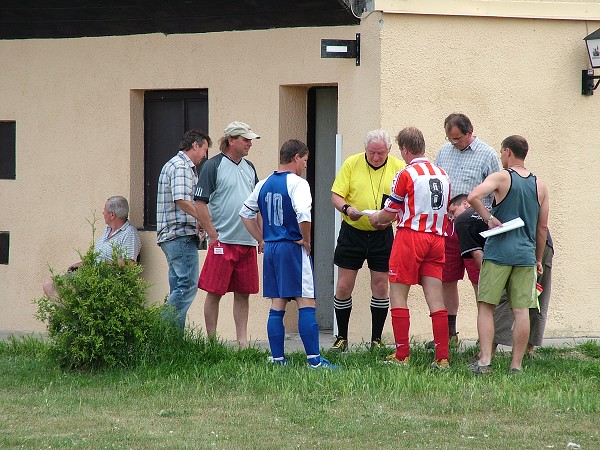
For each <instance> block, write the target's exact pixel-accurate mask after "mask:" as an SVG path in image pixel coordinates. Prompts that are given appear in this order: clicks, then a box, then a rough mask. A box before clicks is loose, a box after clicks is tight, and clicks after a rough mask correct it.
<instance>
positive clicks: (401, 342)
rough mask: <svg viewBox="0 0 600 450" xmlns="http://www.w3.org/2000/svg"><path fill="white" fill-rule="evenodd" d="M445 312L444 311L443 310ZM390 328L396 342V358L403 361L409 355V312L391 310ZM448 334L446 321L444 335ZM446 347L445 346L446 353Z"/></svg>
mask: <svg viewBox="0 0 600 450" xmlns="http://www.w3.org/2000/svg"><path fill="white" fill-rule="evenodd" d="M444 311H445V310H444ZM390 313H391V315H392V328H393V330H394V341H395V342H396V358H398V359H399V360H403V359H405V358H406V357H407V356H409V355H410V344H409V341H408V331H409V329H410V311H409V310H408V308H392V309H390ZM447 334H448V321H447V320H446V335H447ZM447 348H448V346H447V345H446V351H447Z"/></svg>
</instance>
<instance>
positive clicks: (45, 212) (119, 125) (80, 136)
mask: <svg viewBox="0 0 600 450" xmlns="http://www.w3.org/2000/svg"><path fill="white" fill-rule="evenodd" d="M356 31H357V28H355V27H338V28H317V29H288V30H268V31H249V32H228V33H208V34H196V35H171V36H164V35H158V34H157V35H144V36H126V37H108V38H83V39H68V40H64V39H61V40H22V41H0V61H2V64H1V65H0V80H1V81H2V82H1V83H0V85H1V86H2V87H1V88H0V89H1V95H0V98H1V101H0V120H16V122H17V180H15V181H10V180H0V210H2V211H3V213H2V215H1V216H0V230H8V231H10V233H11V234H10V241H11V247H10V264H9V265H3V266H2V265H0V329H2V330H15V331H27V330H41V329H43V325H42V324H41V323H39V322H37V321H36V320H35V319H34V317H33V313H34V311H35V306H34V305H33V304H32V303H31V301H32V300H33V299H35V298H37V297H39V296H40V295H41V284H42V282H43V280H44V279H47V278H48V277H49V272H48V266H51V267H54V268H56V269H57V270H64V269H65V268H66V267H67V266H68V265H69V264H70V263H72V262H74V261H76V260H77V259H78V255H77V253H76V251H75V249H80V250H82V251H85V250H86V249H87V246H88V245H89V243H90V242H91V240H92V235H91V228H90V226H89V225H88V223H87V219H89V218H90V217H91V215H92V213H91V211H92V210H96V212H97V216H98V217H100V221H99V223H98V227H99V229H102V227H103V224H102V221H101V214H100V213H101V210H102V207H103V205H104V202H105V200H106V198H107V197H109V196H110V195H114V194H122V195H125V196H127V197H128V198H129V200H130V203H131V208H132V212H131V219H132V222H133V224H134V225H136V226H141V225H142V220H141V218H142V208H143V91H144V90H148V89H184V88H185V89H189V88H208V90H209V114H210V116H209V123H210V125H209V128H210V129H209V130H208V131H209V134H210V135H211V136H212V137H213V138H214V140H215V141H216V140H217V139H218V138H219V137H220V136H221V134H222V130H223V129H224V127H225V125H226V124H227V123H229V122H230V121H232V120H244V121H246V122H249V123H250V124H251V126H252V127H253V129H255V130H256V131H257V132H259V133H260V134H261V136H262V139H260V140H258V141H255V143H254V146H253V148H252V150H251V152H250V159H251V160H252V161H253V162H255V164H256V166H257V170H258V174H259V177H265V176H266V175H268V174H269V173H270V172H271V171H272V170H273V169H275V168H276V167H277V162H278V149H279V146H280V143H281V142H282V140H284V139H287V138H289V137H291V136H294V137H296V136H298V135H297V134H296V133H297V130H305V129H306V115H305V108H306V107H305V105H302V104H301V102H300V100H299V99H302V97H301V96H302V93H303V92H304V98H303V101H304V102H305V95H306V94H305V90H306V86H312V85H335V84H339V85H340V86H341V87H340V117H339V121H340V125H341V127H342V128H343V130H345V131H343V132H344V133H345V142H346V143H347V144H348V145H349V146H350V147H354V148H360V146H361V144H360V142H361V140H362V134H363V130H364V129H372V128H376V127H377V126H378V125H379V117H380V115H379V106H380V105H379V90H378V87H377V84H378V82H377V79H378V71H379V69H378V67H379V66H378V61H377V60H378V58H379V53H378V51H368V50H365V51H364V52H363V58H364V59H363V60H364V65H363V66H362V67H360V68H356V67H355V64H354V61H353V60H344V59H321V58H320V41H321V39H322V38H334V39H335V38H338V39H353V38H354V35H355V33H356ZM377 34H378V30H377V29H376V28H373V29H372V30H371V31H369V30H366V32H365V36H370V37H369V41H370V42H372V43H375V45H374V44H371V48H375V49H377V48H378V46H377V45H376V43H377ZM282 86H283V87H282ZM357 86H368V89H358V88H357ZM282 90H283V91H284V92H281V91H282ZM280 97H281V98H282V99H283V100H282V102H283V104H282V105H280ZM288 101H290V102H291V104H292V105H291V106H290V107H289V108H288V107H287V106H286V102H288ZM353 105H360V108H356V107H355V106H353ZM302 114H304V115H303V116H302ZM294 115H295V116H296V118H295V119H293V117H294ZM290 117H291V118H290ZM294 120H295V122H294ZM357 124H360V126H357ZM298 137H300V138H303V139H305V137H306V134H305V131H304V136H302V135H301V134H300V135H299V136H298ZM214 151H215V150H213V152H214ZM174 153H175V149H174ZM213 154H214V153H213ZM331 181H332V180H331ZM155 236H156V233H155V232H142V241H143V249H142V259H141V262H142V264H143V265H144V267H145V270H144V277H145V278H146V279H148V280H149V281H150V282H151V283H152V284H153V287H152V289H151V291H150V298H151V299H152V300H154V301H162V299H164V297H165V295H166V294H167V293H168V285H167V268H166V262H165V257H164V255H163V254H162V252H161V251H160V249H159V248H158V247H157V246H156V244H155ZM201 255H202V257H203V254H201ZM201 262H202V261H201ZM203 297H204V295H203V294H202V293H199V294H198V297H197V301H196V302H195V303H194V304H193V306H192V308H191V310H190V314H189V318H190V321H191V323H192V325H203V322H204V320H203V317H202V300H203ZM267 310H268V304H267V302H266V301H264V300H263V299H262V298H261V297H259V296H255V297H254V298H253V299H252V309H251V317H250V326H249V333H250V335H251V337H252V338H263V339H264V338H265V323H266V315H267ZM219 333H220V334H221V335H222V336H223V337H225V338H232V337H234V336H235V334H234V332H233V326H232V320H231V295H229V296H226V297H225V299H224V301H223V305H222V309H221V320H220V323H219Z"/></svg>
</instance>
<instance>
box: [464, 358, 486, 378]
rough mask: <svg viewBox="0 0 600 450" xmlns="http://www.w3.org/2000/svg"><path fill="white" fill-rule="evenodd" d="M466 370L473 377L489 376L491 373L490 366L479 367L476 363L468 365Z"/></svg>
mask: <svg viewBox="0 0 600 450" xmlns="http://www.w3.org/2000/svg"><path fill="white" fill-rule="evenodd" d="M467 368H468V369H469V370H470V371H471V372H472V373H473V374H475V375H490V374H491V373H492V365H491V364H488V365H487V366H480V365H479V362H478V361H476V362H474V363H473V364H469V365H468V366H467Z"/></svg>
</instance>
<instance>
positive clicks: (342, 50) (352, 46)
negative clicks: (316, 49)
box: [321, 33, 360, 66]
mask: <svg viewBox="0 0 600 450" xmlns="http://www.w3.org/2000/svg"><path fill="white" fill-rule="evenodd" d="M321 58H353V59H354V60H355V61H356V65H357V66H360V33H356V40H354V41H351V40H350V41H348V40H342V39H321Z"/></svg>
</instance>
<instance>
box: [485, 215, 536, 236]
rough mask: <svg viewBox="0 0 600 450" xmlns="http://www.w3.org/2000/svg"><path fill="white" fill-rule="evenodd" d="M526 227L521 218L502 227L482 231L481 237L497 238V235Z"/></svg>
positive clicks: (505, 223)
mask: <svg viewBox="0 0 600 450" xmlns="http://www.w3.org/2000/svg"><path fill="white" fill-rule="evenodd" d="M523 226H525V222H523V219H521V218H520V217H517V218H516V219H513V220H509V221H508V222H504V223H503V224H502V226H501V227H496V228H492V229H490V230H486V231H482V232H481V233H479V234H480V235H481V237H484V238H488V237H490V236H496V235H497V234H502V233H506V232H507V231H511V230H514V229H516V228H521V227H523Z"/></svg>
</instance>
